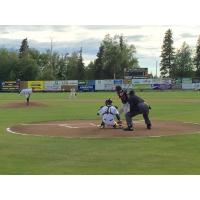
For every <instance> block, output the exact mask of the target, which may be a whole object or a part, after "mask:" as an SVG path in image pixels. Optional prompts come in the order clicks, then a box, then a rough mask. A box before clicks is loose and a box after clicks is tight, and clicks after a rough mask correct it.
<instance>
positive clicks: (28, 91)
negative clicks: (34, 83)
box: [20, 88, 32, 98]
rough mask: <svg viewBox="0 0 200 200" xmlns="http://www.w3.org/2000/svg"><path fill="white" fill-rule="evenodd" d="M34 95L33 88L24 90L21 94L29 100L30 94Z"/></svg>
mask: <svg viewBox="0 0 200 200" xmlns="http://www.w3.org/2000/svg"><path fill="white" fill-rule="evenodd" d="M31 93H32V88H30V89H29V88H27V89H22V90H21V92H20V95H22V94H23V95H24V96H25V97H26V98H28V97H29V96H30V94H31Z"/></svg>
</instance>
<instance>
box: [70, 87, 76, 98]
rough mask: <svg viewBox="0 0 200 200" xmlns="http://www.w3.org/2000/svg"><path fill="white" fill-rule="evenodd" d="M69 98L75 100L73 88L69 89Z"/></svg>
mask: <svg viewBox="0 0 200 200" xmlns="http://www.w3.org/2000/svg"><path fill="white" fill-rule="evenodd" d="M69 98H70V99H71V98H76V89H75V88H71V89H70V94H69Z"/></svg>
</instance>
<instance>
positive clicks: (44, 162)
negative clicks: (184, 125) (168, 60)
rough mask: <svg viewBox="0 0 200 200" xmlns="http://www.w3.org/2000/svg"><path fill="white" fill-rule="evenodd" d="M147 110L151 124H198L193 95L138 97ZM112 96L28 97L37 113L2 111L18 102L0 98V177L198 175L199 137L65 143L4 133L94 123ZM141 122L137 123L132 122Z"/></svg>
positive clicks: (198, 102)
mask: <svg viewBox="0 0 200 200" xmlns="http://www.w3.org/2000/svg"><path fill="white" fill-rule="evenodd" d="M138 95H140V96H142V97H143V98H144V99H146V100H147V101H148V102H149V103H150V104H151V106H152V110H151V115H150V117H151V119H160V120H176V121H190V122H198V123H200V93H198V92H194V91H191V92H184V91H179V92H141V93H139V92H138ZM107 97H110V98H112V99H113V101H114V104H115V105H118V106H119V105H120V101H119V99H118V97H117V96H116V94H115V93H106V92H100V93H80V94H79V95H78V99H76V100H74V101H71V100H69V99H68V98H67V94H66V93H34V94H33V95H32V97H31V100H32V101H38V102H41V103H44V104H46V107H38V108H28V109H27V108H16V109H11V108H3V107H2V106H3V105H4V104H7V103H9V102H20V101H24V98H23V97H21V96H19V95H17V94H12V93H0V174H101V175H102V174H200V156H199V152H200V145H199V144H200V134H193V135H182V136H168V137H161V138H148V137H141V138H106V139H66V138H59V137H57V138H50V137H34V136H22V135H13V134H9V133H6V127H8V126H10V125H12V124H16V123H24V122H26V123H29V122H39V121H49V120H67V119H98V117H97V116H96V112H97V109H98V107H99V106H101V105H102V104H103V103H104V100H105V99H106V98H107ZM137 118H141V117H137Z"/></svg>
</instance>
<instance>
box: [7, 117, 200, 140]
mask: <svg viewBox="0 0 200 200" xmlns="http://www.w3.org/2000/svg"><path fill="white" fill-rule="evenodd" d="M99 123H100V121H96V120H70V121H50V122H40V123H32V124H17V125H14V126H12V127H9V128H7V131H8V132H10V133H14V134H22V135H37V136H56V137H59V136H60V137H66V138H72V137H73V138H106V137H136V136H138V137H140V136H149V137H160V136H167V135H183V134H194V133H200V124H198V123H189V122H188V123H187V122H174V121H156V120H154V121H152V124H153V127H152V129H151V130H148V129H146V126H145V124H144V122H143V121H136V122H135V124H134V127H135V131H123V130H122V129H113V128H111V127H106V128H104V129H100V128H99V127H98V124H99Z"/></svg>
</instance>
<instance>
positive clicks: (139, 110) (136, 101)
mask: <svg viewBox="0 0 200 200" xmlns="http://www.w3.org/2000/svg"><path fill="white" fill-rule="evenodd" d="M116 91H117V93H119V94H122V95H119V94H118V96H119V98H120V99H121V101H122V103H124V104H127V103H128V104H129V106H130V110H129V111H128V112H126V113H125V118H126V123H127V128H125V129H124V131H133V130H134V128H133V121H132V118H133V117H134V116H136V115H139V114H142V115H143V118H144V121H145V124H146V126H147V129H151V127H152V125H151V121H150V119H149V110H150V109H151V107H150V106H149V105H148V104H147V103H146V102H145V101H144V100H143V99H142V98H141V97H138V96H137V95H135V91H134V90H131V91H130V92H129V94H127V93H126V91H123V90H122V88H121V87H120V86H117V87H116Z"/></svg>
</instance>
